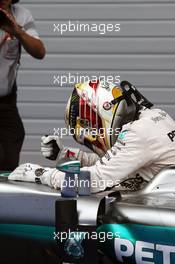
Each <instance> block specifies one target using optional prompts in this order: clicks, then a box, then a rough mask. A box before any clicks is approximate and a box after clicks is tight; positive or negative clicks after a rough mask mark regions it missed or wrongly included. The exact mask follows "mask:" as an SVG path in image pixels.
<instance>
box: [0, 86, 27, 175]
mask: <svg viewBox="0 0 175 264" xmlns="http://www.w3.org/2000/svg"><path fill="white" fill-rule="evenodd" d="M24 135H25V132H24V127H23V124H22V120H21V118H20V116H19V113H18V109H17V106H16V84H14V87H13V92H12V93H11V94H10V95H8V96H5V97H0V170H3V171H12V170H14V169H15V168H16V167H17V166H18V163H19V155H20V151H21V147H22V144H23V141H24Z"/></svg>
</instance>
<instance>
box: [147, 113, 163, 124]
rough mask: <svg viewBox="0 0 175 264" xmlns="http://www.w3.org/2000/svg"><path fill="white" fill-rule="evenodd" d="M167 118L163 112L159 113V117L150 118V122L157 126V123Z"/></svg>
mask: <svg viewBox="0 0 175 264" xmlns="http://www.w3.org/2000/svg"><path fill="white" fill-rule="evenodd" d="M166 117H167V113H166V112H164V111H161V112H159V115H158V116H156V117H152V118H151V120H152V121H153V122H154V123H155V124H157V123H158V122H160V121H162V120H165V118H166Z"/></svg>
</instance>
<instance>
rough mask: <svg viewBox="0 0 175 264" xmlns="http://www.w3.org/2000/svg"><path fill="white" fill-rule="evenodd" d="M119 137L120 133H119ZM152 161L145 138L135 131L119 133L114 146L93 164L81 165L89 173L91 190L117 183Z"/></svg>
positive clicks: (99, 189)
mask: <svg viewBox="0 0 175 264" xmlns="http://www.w3.org/2000/svg"><path fill="white" fill-rule="evenodd" d="M119 138H120V135H119ZM151 162H153V155H152V153H151V151H150V149H149V145H148V144H147V140H146V138H144V136H143V135H140V134H138V133H137V132H136V131H126V132H124V133H123V134H121V139H119V140H118V141H117V142H116V143H115V145H114V147H112V149H111V150H109V151H108V152H107V155H105V156H104V157H103V158H102V159H101V160H99V161H97V162H96V164H95V165H94V166H91V167H83V168H82V169H81V170H83V171H89V172H90V175H91V191H92V192H98V191H102V190H104V189H105V188H106V187H112V186H115V185H119V184H120V183H121V182H122V181H124V180H125V179H127V178H128V176H131V175H132V174H133V173H136V171H138V170H139V169H141V168H142V167H144V166H148V165H149V164H150V163H151Z"/></svg>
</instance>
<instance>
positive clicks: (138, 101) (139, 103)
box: [111, 81, 154, 111]
mask: <svg viewBox="0 0 175 264" xmlns="http://www.w3.org/2000/svg"><path fill="white" fill-rule="evenodd" d="M120 86H121V88H122V92H123V95H122V96H120V97H118V98H115V99H114V100H112V101H111V103H112V104H118V103H119V102H120V101H121V100H123V99H125V100H126V102H127V105H128V107H129V106H131V105H132V104H133V103H134V104H135V105H136V108H137V111H139V110H140V109H141V107H146V108H151V107H152V106H154V105H153V104H152V103H151V102H150V101H149V100H148V99H146V98H145V97H144V96H143V95H142V94H141V93H140V92H139V91H138V90H137V89H136V87H135V86H134V85H132V84H131V83H130V82H128V81H122V82H121V84H120ZM127 88H129V89H127ZM132 95H134V97H135V100H134V98H133V97H132Z"/></svg>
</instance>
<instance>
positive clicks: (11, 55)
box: [0, 5, 39, 97]
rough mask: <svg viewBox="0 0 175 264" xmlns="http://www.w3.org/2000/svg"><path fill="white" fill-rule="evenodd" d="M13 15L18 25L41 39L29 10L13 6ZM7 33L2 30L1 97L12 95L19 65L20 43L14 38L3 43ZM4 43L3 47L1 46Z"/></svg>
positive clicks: (0, 39)
mask: <svg viewBox="0 0 175 264" xmlns="http://www.w3.org/2000/svg"><path fill="white" fill-rule="evenodd" d="M12 14H13V16H14V17H15V18H16V21H17V24H18V25H19V26H21V27H22V28H23V30H24V31H25V32H26V33H27V34H29V35H31V36H32V37H35V38H39V36H38V33H37V31H36V27H35V24H34V19H33V17H32V15H31V13H30V11H29V10H27V9H26V8H24V7H22V6H21V5H12ZM4 37H5V32H3V31H2V30H0V97H2V96H6V95H8V94H10V92H11V90H12V87H13V84H14V81H15V79H16V74H17V70H18V63H19V57H20V52H19V41H18V40H17V39H16V38H14V39H10V40H6V41H5V42H4V43H3V39H4ZM1 43H3V45H1Z"/></svg>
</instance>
